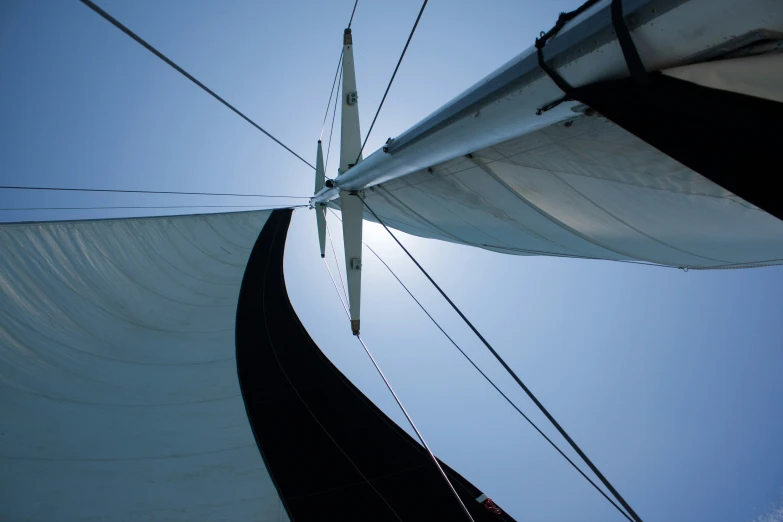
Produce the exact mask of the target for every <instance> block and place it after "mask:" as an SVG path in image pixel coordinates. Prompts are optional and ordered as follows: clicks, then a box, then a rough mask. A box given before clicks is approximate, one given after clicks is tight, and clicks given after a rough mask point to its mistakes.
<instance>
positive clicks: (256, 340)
mask: <svg viewBox="0 0 783 522" xmlns="http://www.w3.org/2000/svg"><path fill="white" fill-rule="evenodd" d="M291 214H292V210H290V209H286V210H276V211H274V212H273V214H272V216H271V217H270V218H269V220H268V221H267V223H266V225H265V226H264V228H263V230H262V231H261V234H260V235H259V237H258V240H257V241H256V244H255V246H254V248H253V252H252V254H251V256H250V260H249V262H248V265H247V268H246V270H245V275H244V279H243V281H242V288H241V291H240V296H239V305H238V307H237V322H236V349H237V371H238V374H239V382H240V387H241V389H242V395H243V397H244V400H245V407H246V409H247V414H248V418H249V420H250V423H251V426H252V428H253V433H254V435H255V438H256V442H257V444H258V447H259V449H260V451H261V453H262V455H263V457H264V460H265V462H266V465H267V468H268V470H269V472H270V474H271V476H272V478H273V480H274V482H275V485H276V487H277V490H278V493H279V494H280V498H281V499H282V501H283V503H284V505H285V506H286V509H287V511H288V514H289V516H290V517H291V520H293V521H296V522H306V521H310V520H312V521H323V520H340V521H352V520H355V521H367V520H373V521H385V520H390V521H391V520H404V521H411V520H413V521H415V520H422V521H423V520H464V519H465V518H466V517H465V514H464V512H463V511H462V509H461V508H460V506H459V504H458V503H457V502H456V499H455V498H454V496H453V494H452V493H451V491H449V489H448V487H447V486H446V484H445V482H444V481H443V478H442V477H441V476H440V474H439V473H438V471H437V469H436V468H435V466H434V465H433V463H432V461H431V460H430V458H429V455H428V454H427V453H426V451H425V450H424V448H422V447H421V446H420V445H419V444H418V443H417V442H416V441H414V440H413V438H411V437H410V436H409V435H408V434H407V433H406V432H405V431H403V430H402V429H401V428H400V427H399V426H397V425H396V424H395V423H394V422H393V421H392V420H391V419H390V418H389V417H387V416H386V415H385V414H384V413H383V412H382V411H381V410H380V409H378V407H376V406H375V405H374V404H373V403H372V402H371V401H370V400H369V399H368V398H367V397H365V396H364V395H363V394H362V393H361V391H359V390H358V389H357V388H356V387H355V386H354V385H353V384H351V382H349V381H348V379H346V378H345V376H344V375H343V374H342V373H340V371H339V370H338V369H337V368H336V367H335V366H334V365H333V364H332V363H331V362H330V361H329V360H328V359H327V358H326V357H325V356H324V355H323V353H322V352H321V350H320V349H319V348H318V346H316V344H315V343H314V342H313V340H312V339H311V338H310V336H309V335H308V333H307V331H306V330H305V329H304V326H303V325H302V323H301V322H300V321H299V318H298V317H297V315H296V312H295V311H294V309H293V307H292V306H291V302H290V301H289V299H288V293H287V290H286V286H285V279H284V276H283V256H284V250H285V240H286V235H287V232H288V226H289V224H290V221H291ZM358 353H360V352H359V350H358V346H357V354H358ZM477 458H479V457H478V456H477ZM443 467H444V470H445V471H446V472H447V473H448V475H449V477H450V479H451V481H452V483H453V484H454V487H455V488H456V490H457V492H458V494H459V495H460V497H461V499H462V501H463V502H464V503H465V505H466V506H467V508H468V510H469V511H470V513H471V515H472V516H473V518H474V520H476V521H477V522H478V521H495V522H497V521H500V520H506V521H510V520H513V519H512V518H511V517H509V516H508V515H507V514H505V513H504V512H502V510H501V509H500V508H498V507H497V506H495V505H494V504H493V503H492V502H491V500H490V501H489V502H487V501H485V500H484V499H485V498H486V497H484V496H483V495H482V492H481V491H479V490H478V489H477V488H476V487H475V486H473V485H472V484H470V483H469V482H468V481H467V480H465V479H464V478H463V477H462V476H460V475H459V474H458V473H456V472H455V471H453V470H452V469H451V468H449V467H448V466H446V465H445V464H443ZM477 499H480V500H482V502H479V501H477Z"/></svg>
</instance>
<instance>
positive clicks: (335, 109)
mask: <svg viewBox="0 0 783 522" xmlns="http://www.w3.org/2000/svg"><path fill="white" fill-rule="evenodd" d="M339 70H340V72H342V70H343V62H342V60H340V69H339ZM340 78H342V75H341V76H340ZM342 83H343V82H342V81H341V82H340V83H338V84H337V96H335V97H334V110H333V111H332V126H331V128H330V129H329V146H328V147H327V148H326V164H325V165H324V173H326V172H328V167H329V153H330V152H331V150H332V135H333V134H334V117H335V116H337V100H339V99H340V89H341V88H342Z"/></svg>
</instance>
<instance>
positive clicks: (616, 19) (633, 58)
mask: <svg viewBox="0 0 783 522" xmlns="http://www.w3.org/2000/svg"><path fill="white" fill-rule="evenodd" d="M611 10H612V26H613V27H614V32H615V34H617V42H618V43H619V44H620V49H622V51H623V57H624V58H625V65H626V66H627V67H628V72H629V73H631V78H633V80H634V81H635V82H636V83H638V84H641V85H644V84H647V83H648V82H649V75H648V73H647V70H646V69H645V68H644V63H642V58H641V56H639V51H637V50H636V45H634V43H633V38H631V32H630V31H629V30H628V26H627V25H626V23H625V17H624V16H623V0H612V6H611Z"/></svg>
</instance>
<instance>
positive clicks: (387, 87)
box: [354, 0, 428, 164]
mask: <svg viewBox="0 0 783 522" xmlns="http://www.w3.org/2000/svg"><path fill="white" fill-rule="evenodd" d="M357 1H358V0H357ZM427 2H428V0H424V3H423V4H421V9H420V10H419V16H417V17H416V22H415V23H414V24H413V29H411V33H410V34H409V35H408V41H407V42H405V47H403V49H402V54H401V55H400V59H399V60H397V66H396V67H395V68H394V72H393V73H392V76H391V79H390V80H389V85H387V86H386V92H384V93H383V98H381V103H380V105H378V110H377V111H375V117H374V118H373V119H372V123H371V124H370V130H368V131H367V136H365V137H364V143H362V148H361V149H360V150H359V155H358V156H357V157H356V161H354V164H356V163H359V159H360V158H361V157H362V152H363V151H364V146H365V145H367V140H368V139H370V134H371V133H372V128H373V127H374V126H375V121H376V120H377V119H378V114H380V113H381V107H383V102H385V101H386V96H387V95H388V94H389V89H391V86H392V83H393V82H394V77H395V76H397V71H398V70H399V69H400V64H401V63H402V59H403V58H404V57H405V52H406V51H407V50H408V45H410V43H411V39H412V38H413V33H415V32H416V27H418V25H419V20H421V15H422V14H424V8H425V7H427Z"/></svg>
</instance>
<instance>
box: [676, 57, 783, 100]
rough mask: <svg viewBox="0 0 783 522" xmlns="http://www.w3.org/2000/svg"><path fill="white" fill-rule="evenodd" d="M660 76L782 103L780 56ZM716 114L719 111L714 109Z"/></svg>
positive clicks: (782, 60)
mask: <svg viewBox="0 0 783 522" xmlns="http://www.w3.org/2000/svg"><path fill="white" fill-rule="evenodd" d="M663 74H666V75H668V76H671V77H673V78H678V79H680V80H685V81H688V82H691V83H695V84H697V85H701V86H702V87H710V88H712V89H720V90H722V91H730V92H736V93H739V94H747V95H748V96H755V97H756V98H764V99H766V100H771V101H775V102H778V103H783V53H780V52H774V53H768V54H762V55H759V56H747V57H743V58H732V59H730V60H716V61H714V62H703V63H697V64H694V65H685V66H682V67H674V68H673V69H668V70H665V71H663ZM716 110H717V111H720V107H716Z"/></svg>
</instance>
